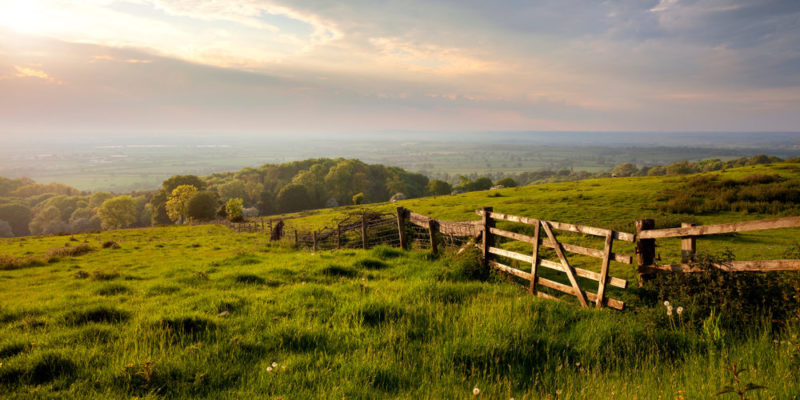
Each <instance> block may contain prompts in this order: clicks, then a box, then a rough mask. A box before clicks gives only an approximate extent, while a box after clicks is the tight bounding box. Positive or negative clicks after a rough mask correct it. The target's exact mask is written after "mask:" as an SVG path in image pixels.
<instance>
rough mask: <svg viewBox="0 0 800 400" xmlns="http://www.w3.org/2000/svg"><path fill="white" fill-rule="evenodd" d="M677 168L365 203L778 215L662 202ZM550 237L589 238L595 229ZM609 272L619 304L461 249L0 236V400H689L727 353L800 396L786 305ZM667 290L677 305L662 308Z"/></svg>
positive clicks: (589, 241) (760, 240) (752, 237)
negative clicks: (720, 299)
mask: <svg viewBox="0 0 800 400" xmlns="http://www.w3.org/2000/svg"><path fill="white" fill-rule="evenodd" d="M798 171H800V168H797V165H796V164H776V165H773V166H756V167H746V168H739V169H732V170H728V171H725V172H720V173H716V174H723V175H724V176H725V177H730V178H735V179H739V178H743V177H745V176H748V175H753V174H780V175H782V176H785V177H787V179H789V180H792V181H794V180H800V173H799V172H798ZM687 179H690V177H641V178H615V179H597V180H587V181H581V182H571V183H561V184H548V185H538V186H529V187H521V188H511V189H503V190H498V191H489V192H475V193H467V194H461V195H456V196H443V197H438V198H435V199H434V198H424V199H414V200H408V201H403V202H400V203H395V204H379V205H376V206H374V207H371V208H374V209H377V210H384V211H388V210H393V209H394V207H396V206H397V205H402V206H404V207H407V208H409V209H411V210H413V211H416V212H419V213H422V214H427V215H431V216H434V217H438V218H442V219H448V220H464V219H477V218H478V217H477V216H476V215H475V214H474V210H475V209H477V208H480V207H482V206H488V205H490V206H493V207H494V209H495V210H496V211H498V212H506V213H513V214H518V215H525V216H530V217H538V218H543V219H549V220H555V221H563V222H570V223H581V224H588V225H593V226H599V227H606V228H613V229H618V230H623V231H628V232H632V230H633V228H632V223H633V220H634V219H636V218H640V217H649V218H655V219H656V223H657V226H674V225H675V224H676V223H677V224H679V223H680V222H681V221H686V220H687V219H690V221H691V222H697V223H715V222H728V221H739V220H744V219H760V218H768V217H774V216H775V215H764V214H758V213H750V214H744V213H740V212H725V213H716V214H713V215H691V216H689V215H679V214H678V215H676V214H671V213H669V212H665V211H663V209H662V208H661V207H660V206H659V199H658V193H660V192H662V191H663V190H664V189H668V188H671V187H678V186H679V185H681V184H683V183H685V182H686V180H687ZM351 210H353V209H352V208H345V207H343V208H338V209H331V210H321V211H317V212H307V213H305V214H304V216H303V217H302V218H297V219H292V220H287V224H288V225H289V229H293V228H295V227H303V228H308V227H322V226H326V225H327V226H331V225H332V221H335V220H336V219H337V218H340V217H341V216H342V215H344V213H346V212H348V211H351ZM507 228H509V229H514V230H517V231H524V229H525V227H524V226H512V224H509V225H508V226H507ZM797 233H798V232H797V230H796V229H787V230H776V231H766V232H752V233H741V234H737V235H724V236H716V237H709V238H703V239H699V240H698V249H699V250H700V251H701V252H702V251H708V252H711V253H715V254H716V253H719V252H721V251H722V250H723V249H725V248H730V250H731V251H732V252H733V254H735V256H736V258H737V259H741V260H747V259H773V258H784V257H783V255H784V254H786V252H787V250H792V249H794V248H795V247H796V241H797V237H798V235H797ZM562 237H564V238H565V240H566V241H570V242H572V243H578V244H584V245H587V246H593V247H600V246H599V245H598V244H597V243H600V242H598V239H594V238H589V237H583V236H575V235H566V234H564V235H562ZM617 243H619V246H617ZM617 243H615V251H617V252H621V253H627V254H629V255H633V247H632V245H630V244H627V245H625V244H622V243H620V242H617ZM504 245H505V246H520V245H519V244H504ZM659 245H661V247H659V249H658V251H659V255H660V256H661V258H662V261H664V262H668V261H669V260H670V259H672V258H676V257H678V255H679V251H680V247H679V245H678V241H677V240H675V241H674V242H671V241H663V242H662V241H659ZM77 248H81V249H84V250H83V251H76V250H74V249H77ZM509 248H514V247H509ZM518 250H520V251H522V250H525V248H524V247H519V248H518ZM571 260H572V259H571ZM574 262H575V264H576V265H579V266H583V267H586V268H589V269H594V270H597V266H599V262H598V261H597V260H593V259H588V258H579V257H575V258H574ZM520 268H523V269H524V268H525V267H524V266H520ZM611 275H612V276H617V277H621V278H624V279H627V280H628V281H629V288H628V289H625V290H621V289H614V290H611V291H610V295H611V296H612V297H615V298H619V299H621V300H624V301H625V302H626V310H625V311H622V312H619V311H614V310H608V309H604V310H594V309H590V310H585V309H580V308H578V307H576V306H575V304H574V303H575V302H574V301H569V300H567V301H551V300H543V299H538V298H534V297H531V296H530V295H528V294H527V293H526V292H525V291H523V290H521V289H520V288H519V287H518V286H517V285H513V284H510V283H512V282H509V281H508V280H507V278H505V277H503V276H498V275H494V274H489V275H488V276H487V275H486V273H485V271H482V270H481V269H480V267H479V263H478V260H477V258H476V255H475V254H474V253H470V252H467V253H466V254H463V255H460V256H458V255H455V254H452V252H449V253H447V254H444V255H441V256H433V255H431V254H429V253H427V252H425V251H423V250H415V251H399V250H397V249H392V248H387V247H377V248H374V249H371V250H367V251H363V250H343V251H330V252H318V253H311V252H307V251H301V250H296V249H294V248H292V247H291V244H290V243H270V242H269V241H268V237H266V236H265V235H264V234H237V233H234V232H231V231H229V230H228V229H226V228H224V227H222V226H215V225H199V226H181V227H164V228H147V229H131V230H120V231H109V232H102V233H90V234H76V235H73V236H48V237H36V238H34V237H27V238H12V239H0V393H2V395H0V397H3V398H25V399H27V398H53V399H62V398H68V399H69V398H72V399H85V398H126V399H129V398H140V399H145V398H148V399H160V398H213V399H239V398H274V399H309V398H314V399H316V398H323V399H327V398H330V399H334V398H335V399H340V398H348V399H349V398H356V399H359V398H363V399H367V398H406V399H470V398H491V399H510V398H514V399H598V398H608V399H701V398H713V397H714V394H716V393H717V392H719V391H721V390H722V389H723V388H724V387H726V386H728V385H731V384H732V382H733V379H734V374H733V373H731V372H730V371H729V370H728V369H727V368H729V367H730V365H731V363H733V364H735V365H736V367H737V368H746V370H745V371H743V372H741V373H739V378H740V379H741V384H742V385H743V386H744V385H745V384H747V383H753V384H758V385H763V386H766V389H760V390H753V391H750V392H747V397H748V398H752V399H797V398H800V346H799V345H798V343H799V342H800V340H799V339H798V337H797V335H798V334H800V325H799V324H798V315H792V316H790V317H788V318H784V319H783V320H782V321H779V323H776V321H774V320H773V319H772V314H770V313H769V311H770V310H769V309H764V310H761V311H762V312H761V313H748V314H747V315H730V314H725V315H723V317H724V320H725V321H743V322H741V323H738V324H732V323H727V324H726V323H725V322H724V321H723V322H720V320H715V319H714V318H713V317H710V318H709V315H708V313H707V312H706V311H707V308H704V306H703V305H702V304H700V303H696V304H695V303H692V302H691V301H692V300H691V299H693V298H696V297H677V298H672V297H665V295H664V294H665V293H674V292H670V291H669V290H667V289H664V288H663V287H659V286H651V287H648V286H645V287H644V288H638V287H637V285H636V283H635V282H636V277H635V276H636V275H635V270H634V267H633V266H630V265H624V264H617V263H613V264H612V269H611ZM787 275H789V274H782V275H774V274H773V275H769V278H770V279H773V278H774V279H781V280H782V281H784V280H785V281H786V282H787V284H788V285H789V286H791V285H796V283H797V276H796V275H797V274H794V275H790V276H787ZM759 279H765V278H764V277H763V276H761V277H760V278H759ZM582 284H587V283H586V282H582ZM587 288H590V286H587ZM709 290H711V289H709ZM592 291H594V289H593V288H592ZM663 300H670V301H672V302H673V304H674V306H676V307H677V306H682V307H685V309H686V311H685V312H684V313H683V314H682V315H680V316H678V315H674V314H673V315H672V316H671V317H670V316H667V314H666V308H665V307H664V306H663V305H662V304H661V303H662V301H663ZM793 300H795V299H788V300H787V302H791V301H793ZM729 309H735V307H733V308H729ZM790 309H791V310H793V311H794V312H795V314H796V307H794V308H790ZM721 310H723V309H722V308H718V309H717V310H716V312H717V314H719V313H720V312H722V311H721ZM476 392H477V394H476ZM719 398H723V399H724V398H738V396H735V395H731V394H723V395H720V396H719Z"/></svg>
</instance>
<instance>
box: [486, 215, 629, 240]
mask: <svg viewBox="0 0 800 400" xmlns="http://www.w3.org/2000/svg"><path fill="white" fill-rule="evenodd" d="M475 213H476V214H477V215H483V212H482V211H481V210H477V211H475ZM491 217H492V218H494V219H501V220H503V221H509V222H518V223H521V224H530V225H534V224H536V223H538V222H539V220H537V219H535V218H528V217H520V216H518V215H510V214H503V213H497V212H493V213H492V214H491ZM547 222H548V223H549V224H550V226H551V227H552V228H553V229H558V230H562V231H569V232H576V233H584V234H587V235H594V236H601V237H606V236H607V235H608V233H609V232H612V231H611V230H609V229H603V228H595V227H592V226H585V225H575V224H567V223H563V222H555V221H547ZM613 234H614V239H616V240H622V241H625V242H631V243H632V242H634V241H635V240H636V236H635V235H634V234H632V233H626V232H616V231H613Z"/></svg>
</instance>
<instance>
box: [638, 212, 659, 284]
mask: <svg viewBox="0 0 800 400" xmlns="http://www.w3.org/2000/svg"><path fill="white" fill-rule="evenodd" d="M655 227H656V222H655V221H653V220H652V219H637V220H636V260H637V261H638V264H639V286H642V285H643V284H644V281H645V279H646V276H645V273H644V272H643V271H642V267H644V266H646V265H653V264H655V262H656V240H655V239H639V234H640V233H641V232H642V231H647V230H651V229H654V228H655Z"/></svg>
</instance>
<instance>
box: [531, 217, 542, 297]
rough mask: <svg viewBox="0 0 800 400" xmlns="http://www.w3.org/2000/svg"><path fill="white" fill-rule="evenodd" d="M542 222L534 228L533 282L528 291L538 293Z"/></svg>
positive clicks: (532, 252) (532, 253)
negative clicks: (537, 277)
mask: <svg viewBox="0 0 800 400" xmlns="http://www.w3.org/2000/svg"><path fill="white" fill-rule="evenodd" d="M540 228H541V224H536V228H534V233H533V250H532V251H531V258H532V259H533V262H532V263H531V283H530V287H529V288H528V291H530V292H531V293H532V294H533V293H536V272H537V271H538V269H539V237H540V236H539V233H540Z"/></svg>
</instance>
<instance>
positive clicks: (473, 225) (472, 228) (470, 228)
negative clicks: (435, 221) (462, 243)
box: [439, 221, 482, 236]
mask: <svg viewBox="0 0 800 400" xmlns="http://www.w3.org/2000/svg"><path fill="white" fill-rule="evenodd" d="M481 224H482V222H481V221H474V222H473V221H469V222H466V221H465V222H451V221H439V232H441V233H443V234H445V235H452V236H475V235H477V234H478V233H480V232H481Z"/></svg>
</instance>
